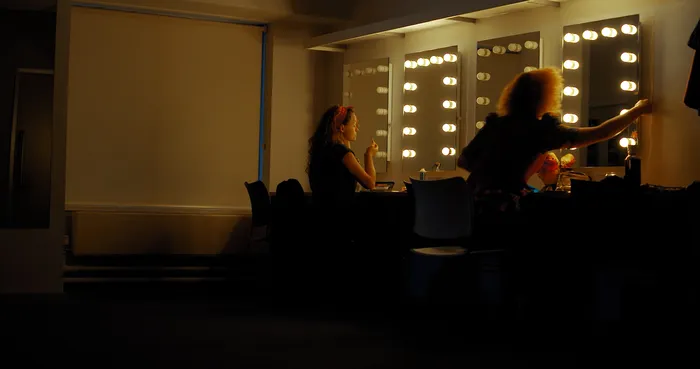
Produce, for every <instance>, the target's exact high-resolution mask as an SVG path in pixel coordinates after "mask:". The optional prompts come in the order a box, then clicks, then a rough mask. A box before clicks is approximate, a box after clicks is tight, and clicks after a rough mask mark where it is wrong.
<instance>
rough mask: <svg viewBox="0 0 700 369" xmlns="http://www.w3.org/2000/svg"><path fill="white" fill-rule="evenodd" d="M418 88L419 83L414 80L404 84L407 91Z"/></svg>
mask: <svg viewBox="0 0 700 369" xmlns="http://www.w3.org/2000/svg"><path fill="white" fill-rule="evenodd" d="M417 88H418V85H417V84H415V83H413V82H406V83H404V84H403V89H404V90H406V91H415V90H416V89H417Z"/></svg>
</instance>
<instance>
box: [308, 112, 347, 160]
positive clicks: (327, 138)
mask: <svg viewBox="0 0 700 369" xmlns="http://www.w3.org/2000/svg"><path fill="white" fill-rule="evenodd" d="M341 108H343V106H342V105H334V106H332V107H330V108H328V110H326V112H325V113H323V116H322V117H321V120H320V121H319V122H318V125H317V126H316V130H315V131H314V134H313V136H311V138H309V158H308V162H307V164H306V173H309V172H310V171H311V170H312V168H311V167H312V165H313V159H314V157H316V155H317V154H318V153H319V151H320V150H321V149H322V148H323V147H325V146H328V145H331V144H332V143H333V130H334V128H335V127H334V123H335V119H336V115H337V114H338V113H339V111H340V109H341ZM345 109H347V114H346V115H345V119H343V121H342V124H343V125H346V124H348V123H349V122H350V120H351V119H352V116H353V114H355V111H354V110H353V108H351V107H346V108H345Z"/></svg>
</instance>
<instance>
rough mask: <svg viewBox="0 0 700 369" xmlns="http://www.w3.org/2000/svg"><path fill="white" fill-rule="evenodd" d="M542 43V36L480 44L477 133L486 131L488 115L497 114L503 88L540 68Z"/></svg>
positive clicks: (477, 75)
mask: <svg viewBox="0 0 700 369" xmlns="http://www.w3.org/2000/svg"><path fill="white" fill-rule="evenodd" d="M541 50H542V41H541V40H540V33H539V32H531V33H525V34H520V35H514V36H508V37H501V38H494V39H490V40H483V41H479V42H477V50H476V55H477V60H476V76H475V78H476V96H477V97H476V101H475V102H473V104H475V105H476V109H475V111H476V120H477V121H476V122H474V124H475V126H476V132H478V131H479V130H480V129H481V128H483V127H484V120H485V119H486V116H487V115H488V114H489V113H493V112H495V111H496V110H497V109H496V107H497V105H498V99H499V97H500V96H501V92H502V91H503V88H504V87H505V86H506V85H507V84H508V82H510V81H511V80H513V78H515V76H517V75H518V74H520V73H522V72H528V71H530V70H534V69H537V68H539V67H540V61H541V58H540V52H541Z"/></svg>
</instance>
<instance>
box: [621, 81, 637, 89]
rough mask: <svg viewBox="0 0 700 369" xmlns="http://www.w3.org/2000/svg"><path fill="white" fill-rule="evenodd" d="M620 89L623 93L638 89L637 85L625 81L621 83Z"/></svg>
mask: <svg viewBox="0 0 700 369" xmlns="http://www.w3.org/2000/svg"><path fill="white" fill-rule="evenodd" d="M620 88H621V89H622V90H623V91H634V90H636V89H637V84H636V83H634V82H632V81H623V82H622V83H620Z"/></svg>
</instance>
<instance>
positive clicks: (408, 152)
mask: <svg viewBox="0 0 700 369" xmlns="http://www.w3.org/2000/svg"><path fill="white" fill-rule="evenodd" d="M401 156H403V157H404V158H415V157H416V151H415V150H409V149H406V150H404V151H403V152H402V153H401Z"/></svg>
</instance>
